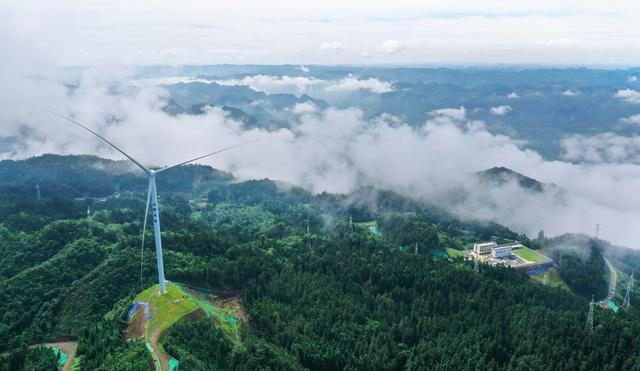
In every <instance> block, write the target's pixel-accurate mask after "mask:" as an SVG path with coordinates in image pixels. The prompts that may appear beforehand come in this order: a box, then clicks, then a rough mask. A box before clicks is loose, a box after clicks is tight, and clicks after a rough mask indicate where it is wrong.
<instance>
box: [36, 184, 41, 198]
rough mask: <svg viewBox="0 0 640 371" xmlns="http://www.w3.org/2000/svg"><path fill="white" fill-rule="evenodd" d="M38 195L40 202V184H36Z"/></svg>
mask: <svg viewBox="0 0 640 371" xmlns="http://www.w3.org/2000/svg"><path fill="white" fill-rule="evenodd" d="M36 193H37V195H38V201H40V200H41V199H42V197H41V196H40V183H36Z"/></svg>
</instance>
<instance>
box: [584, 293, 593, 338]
mask: <svg viewBox="0 0 640 371" xmlns="http://www.w3.org/2000/svg"><path fill="white" fill-rule="evenodd" d="M595 305H596V302H595V300H594V299H593V295H591V302H590V303H589V314H588V315H587V322H585V323H584V331H585V332H586V333H587V334H592V333H593V307H594V306H595Z"/></svg>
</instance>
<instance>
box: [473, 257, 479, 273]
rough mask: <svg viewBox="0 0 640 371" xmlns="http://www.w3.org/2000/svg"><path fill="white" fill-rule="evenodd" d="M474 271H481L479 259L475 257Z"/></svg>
mask: <svg viewBox="0 0 640 371" xmlns="http://www.w3.org/2000/svg"><path fill="white" fill-rule="evenodd" d="M473 271H474V272H476V273H480V263H478V259H473Z"/></svg>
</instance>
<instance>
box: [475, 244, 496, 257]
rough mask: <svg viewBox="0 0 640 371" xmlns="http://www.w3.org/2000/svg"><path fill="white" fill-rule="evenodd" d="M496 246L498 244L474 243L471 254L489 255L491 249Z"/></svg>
mask: <svg viewBox="0 0 640 371" xmlns="http://www.w3.org/2000/svg"><path fill="white" fill-rule="evenodd" d="M496 246H498V244H497V243H495V241H491V242H480V243H474V244H473V252H475V253H476V254H478V255H485V254H491V249H493V248H494V247H496Z"/></svg>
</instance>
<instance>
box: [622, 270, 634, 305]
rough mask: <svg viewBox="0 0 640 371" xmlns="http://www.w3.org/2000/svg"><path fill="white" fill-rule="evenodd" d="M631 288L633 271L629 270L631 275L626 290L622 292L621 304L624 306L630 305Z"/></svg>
mask: <svg viewBox="0 0 640 371" xmlns="http://www.w3.org/2000/svg"><path fill="white" fill-rule="evenodd" d="M632 288H633V272H631V276H630V277H629V282H627V292H625V294H624V301H623V302H622V306H623V307H624V308H629V306H630V305H631V289H632Z"/></svg>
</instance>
